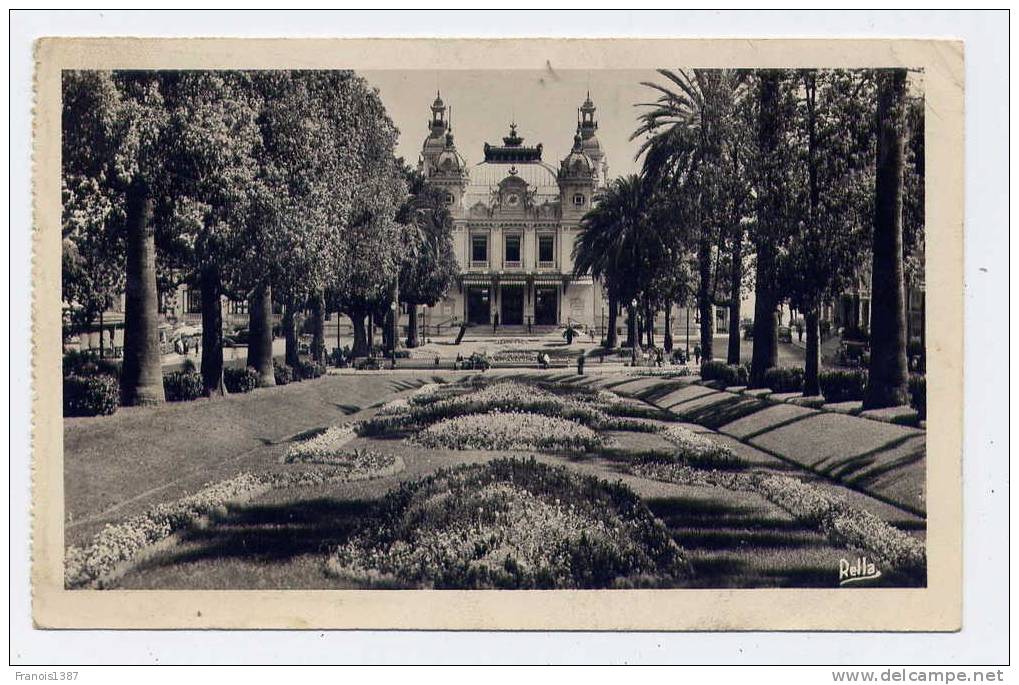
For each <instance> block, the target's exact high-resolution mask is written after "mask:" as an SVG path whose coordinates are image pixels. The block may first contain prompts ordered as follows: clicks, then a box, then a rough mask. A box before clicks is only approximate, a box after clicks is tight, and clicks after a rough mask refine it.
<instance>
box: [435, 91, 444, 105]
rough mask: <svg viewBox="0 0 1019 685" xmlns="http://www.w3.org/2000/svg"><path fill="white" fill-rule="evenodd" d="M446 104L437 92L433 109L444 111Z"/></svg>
mask: <svg viewBox="0 0 1019 685" xmlns="http://www.w3.org/2000/svg"><path fill="white" fill-rule="evenodd" d="M445 106H446V103H444V102H443V101H442V96H441V95H440V94H439V91H435V102H433V103H432V109H443V108H444V107H445Z"/></svg>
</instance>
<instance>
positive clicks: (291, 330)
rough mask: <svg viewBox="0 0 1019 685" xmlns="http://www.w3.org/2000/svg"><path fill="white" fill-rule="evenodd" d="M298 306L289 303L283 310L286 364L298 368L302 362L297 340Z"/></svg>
mask: <svg viewBox="0 0 1019 685" xmlns="http://www.w3.org/2000/svg"><path fill="white" fill-rule="evenodd" d="M296 309H297V306H296V305H295V304H294V303H293V302H287V304H286V306H285V307H284V309H283V335H284V337H285V338H286V353H285V357H286V362H287V365H288V366H291V367H293V368H297V365H298V364H299V363H300V361H301V355H300V346H299V343H298V340H297V326H298V324H297V318H298V317H297V312H296V311H295V310H296Z"/></svg>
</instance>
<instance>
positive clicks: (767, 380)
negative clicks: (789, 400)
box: [764, 366, 803, 392]
mask: <svg viewBox="0 0 1019 685" xmlns="http://www.w3.org/2000/svg"><path fill="white" fill-rule="evenodd" d="M764 385H765V386H767V387H769V388H771V389H772V390H774V391H775V392H803V369H801V368H800V367H798V366H773V367H772V368H770V369H768V370H767V371H765V372H764Z"/></svg>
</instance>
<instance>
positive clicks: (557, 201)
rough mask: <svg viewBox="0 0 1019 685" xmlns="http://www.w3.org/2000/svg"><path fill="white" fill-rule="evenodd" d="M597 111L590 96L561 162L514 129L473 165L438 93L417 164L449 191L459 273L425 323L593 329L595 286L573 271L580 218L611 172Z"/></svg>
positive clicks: (597, 305) (598, 300)
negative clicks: (570, 325)
mask: <svg viewBox="0 0 1019 685" xmlns="http://www.w3.org/2000/svg"><path fill="white" fill-rule="evenodd" d="M595 109H596V108H595V106H594V103H593V102H591V98H590V95H588V97H587V99H586V100H585V101H584V103H583V104H582V105H581V107H580V108H579V109H578V110H577V128H576V134H575V136H574V138H573V145H572V148H571V150H570V153H569V154H568V155H566V157H565V158H563V159H562V160H559V162H558V165H553V164H550V163H548V162H547V161H545V160H544V159H543V158H542V153H543V146H542V144H541V143H537V144H534V145H530V144H527V141H526V140H525V138H524V137H523V136H522V135H521V133H520V132H518V131H517V127H516V124H514V123H511V124H510V127H509V133H508V135H506V136H505V137H503V139H502V141H501V144H491V143H486V144H485V146H484V149H483V150H482V153H483V157H482V161H480V162H478V163H476V164H474V165H473V166H472V165H470V164H469V163H468V161H467V159H466V158H465V157H464V155H462V154H461V153H460V151H458V150H457V148H456V143H455V140H454V137H453V131H452V127H451V126H450V122H449V118H448V110H447V106H446V104H445V103H444V102H443V101H442V98H441V96H439V95H437V96H436V99H435V101H434V102H433V103H432V106H431V118H430V120H429V123H428V128H429V133H428V136H427V138H425V141H424V145H423V146H422V150H421V157H420V161H419V167H420V170H421V171H422V173H423V174H424V175H425V178H426V179H427V180H428V182H429V183H431V184H433V185H434V186H436V187H439V188H441V189H442V190H444V191H445V193H446V198H447V202H448V203H449V206H450V211H451V213H452V215H453V219H454V226H455V228H454V244H455V249H456V256H457V260H458V261H459V264H460V273H459V275H458V278H457V282H456V285H454V286H453V287H452V288H451V289H450V292H449V293H448V294H447V296H446V297H445V299H444V300H442V301H441V302H439V303H438V304H436V306H435V307H433V308H431V311H429V312H428V314H427V315H426V320H430V322H431V324H432V325H435V324H440V323H448V324H455V323H458V322H461V321H466V322H468V323H469V324H473V325H476V326H493V325H494V324H496V323H498V324H499V328H500V329H509V330H513V329H514V328H517V329H520V330H524V329H526V328H527V326H528V325H529V324H530V325H531V326H532V327H534V328H536V329H540V328H544V327H553V326H562V325H566V324H567V323H571V322H572V323H575V324H582V325H584V326H597V325H598V323H599V317H600V316H601V315H602V309H603V306H604V303H603V301H602V294H601V287H600V285H599V284H598V283H596V282H593V281H592V279H591V277H590V276H583V277H579V278H574V277H573V274H572V269H573V258H572V251H573V244H574V241H575V240H576V238H577V235H578V232H579V223H580V219H581V217H583V216H584V214H585V213H586V212H587V211H588V210H589V209H590V208H591V206H592V204H594V203H596V202H597V201H598V197H599V194H600V192H601V190H602V189H603V188H604V186H605V183H606V177H607V174H608V164H607V162H606V160H605V155H604V153H603V151H602V149H601V145H600V143H599V142H598V137H597V135H596V132H597V129H598V122H597V121H596V119H595Z"/></svg>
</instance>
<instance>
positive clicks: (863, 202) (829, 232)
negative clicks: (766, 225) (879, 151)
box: [781, 69, 874, 395]
mask: <svg viewBox="0 0 1019 685" xmlns="http://www.w3.org/2000/svg"><path fill="white" fill-rule="evenodd" d="M798 80H799V93H800V98H799V102H798V106H797V111H796V118H795V130H794V131H793V132H792V136H793V137H794V139H795V144H796V146H797V150H798V155H797V157H796V160H795V165H794V167H793V168H794V177H793V179H792V183H791V184H790V185H789V186H787V187H788V188H789V191H790V192H791V193H793V194H794V199H793V202H794V212H795V216H796V218H797V221H796V228H797V230H796V231H795V232H794V233H793V234H792V236H791V237H790V239H789V242H788V245H787V248H786V251H785V254H784V255H783V258H782V267H781V268H782V276H783V278H782V281H783V283H782V289H783V292H784V293H785V295H786V296H787V297H788V299H789V301H790V303H791V304H792V306H794V307H796V309H798V310H799V311H802V312H803V314H804V321H805V324H806V332H807V349H806V364H805V373H804V394H805V395H817V394H820V387H819V385H818V373H819V369H820V310H821V305H822V304H823V303H824V302H825V301H829V300H831V299H832V298H834V297H836V296H837V295H838V294H839V293H841V292H843V291H844V290H845V289H846V288H848V287H850V286H851V285H852V284H853V283H854V282H856V281H857V280H858V278H859V277H860V268H859V255H860V254H861V253H865V251H866V243H867V240H868V239H869V236H870V218H871V216H872V212H873V209H872V206H873V204H872V202H873V193H872V187H873V177H872V169H873V161H874V127H873V122H874V110H873V103H874V98H873V87H874V84H873V79H872V77H871V74H870V73H869V72H850V71H843V70H837V71H817V70H813V69H809V70H802V71H800V72H799V74H798Z"/></svg>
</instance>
